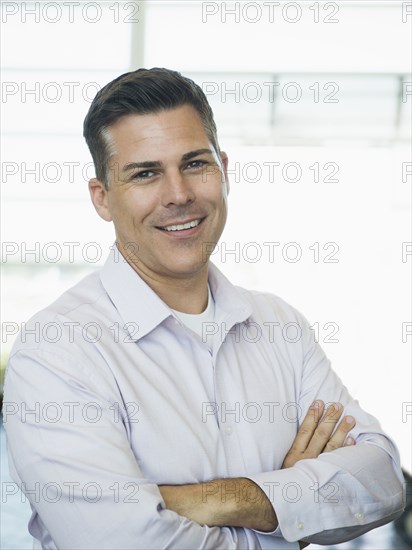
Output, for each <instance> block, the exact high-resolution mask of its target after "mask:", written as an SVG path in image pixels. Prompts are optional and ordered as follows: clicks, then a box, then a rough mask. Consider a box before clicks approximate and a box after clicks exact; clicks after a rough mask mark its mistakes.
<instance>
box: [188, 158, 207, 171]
mask: <svg viewBox="0 0 412 550" xmlns="http://www.w3.org/2000/svg"><path fill="white" fill-rule="evenodd" d="M206 164H207V162H206V161H205V160H192V161H191V162H189V164H188V165H187V166H186V168H189V170H190V169H192V170H193V169H194V170H197V169H199V170H200V169H201V168H203V167H204V166H206Z"/></svg>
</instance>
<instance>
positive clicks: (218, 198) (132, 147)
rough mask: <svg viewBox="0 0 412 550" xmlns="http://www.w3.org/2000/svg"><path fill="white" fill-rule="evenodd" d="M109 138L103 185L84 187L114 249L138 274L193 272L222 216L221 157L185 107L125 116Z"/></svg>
mask: <svg viewBox="0 0 412 550" xmlns="http://www.w3.org/2000/svg"><path fill="white" fill-rule="evenodd" d="M110 136H111V142H112V147H113V150H114V152H115V154H114V155H113V156H112V157H111V159H110V162H109V167H110V182H109V190H108V191H106V190H104V188H103V186H102V184H100V183H99V182H97V181H96V180H94V182H93V181H92V182H91V184H90V190H91V195H92V200H93V203H94V205H95V207H96V209H97V211H98V213H99V214H100V216H101V217H102V218H104V219H105V220H107V221H111V220H112V221H113V223H114V226H115V231H116V239H117V242H118V246H119V248H120V250H121V251H122V252H123V254H124V256H125V257H126V259H127V260H128V261H129V263H132V264H133V266H134V268H135V269H136V271H137V272H139V273H140V274H141V275H142V276H143V277H144V278H145V279H146V280H147V279H155V280H159V278H162V277H167V278H170V277H172V278H176V277H178V278H179V277H192V276H196V275H197V274H199V273H200V272H202V271H203V270H204V269H205V268H206V267H207V260H208V256H209V254H210V252H211V250H212V248H213V245H212V244H211V243H217V241H218V240H219V238H220V235H221V233H222V231H223V228H224V225H225V222H226V216H227V174H226V168H227V156H226V155H225V154H224V153H222V157H221V158H219V157H218V156H217V154H216V152H215V150H214V149H213V147H212V145H211V143H210V140H209V138H208V136H207V134H206V132H205V130H204V128H203V125H202V122H201V120H200V117H199V115H198V114H197V112H196V110H195V109H194V108H193V107H191V106H189V105H184V106H183V107H179V108H176V109H172V110H169V111H163V112H160V113H156V114H148V115H129V116H126V117H124V118H123V119H120V120H119V121H117V122H116V123H115V124H114V125H113V126H112V127H111V128H110ZM182 226H183V227H182Z"/></svg>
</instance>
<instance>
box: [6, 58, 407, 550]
mask: <svg viewBox="0 0 412 550" xmlns="http://www.w3.org/2000/svg"><path fill="white" fill-rule="evenodd" d="M84 134H85V138H86V140H87V143H88V145H89V147H90V151H91V154H92V156H93V160H94V163H95V167H96V178H94V179H92V180H91V181H90V184H89V188H90V195H91V198H92V201H93V204H94V206H95V208H96V210H97V212H98V214H99V215H100V216H101V217H102V218H103V219H104V220H106V221H108V222H113V225H114V229H115V234H116V243H115V246H114V247H113V249H112V251H111V253H110V255H109V257H108V259H107V261H106V263H105V265H104V267H103V269H102V270H101V272H100V273H95V274H92V275H90V276H89V277H87V278H86V279H84V280H83V281H81V282H80V283H79V284H78V285H76V286H75V287H73V288H72V289H70V290H69V291H68V292H66V293H64V294H63V295H62V296H61V297H60V298H59V299H58V300H57V301H56V302H54V303H53V304H51V305H50V306H49V307H47V308H46V309H45V310H43V311H41V312H40V313H38V314H37V315H36V316H34V317H33V318H32V319H31V320H30V321H29V322H28V323H27V326H26V331H25V338H23V337H21V338H20V340H19V341H18V342H17V343H16V345H15V347H14V349H13V351H12V354H11V358H10V362H9V365H8V368H7V375H6V384H5V401H4V403H5V404H4V421H5V427H6V430H7V437H8V445H9V454H10V464H11V469H12V475H13V477H14V479H15V480H16V482H17V483H18V484H19V485H20V487H21V488H22V490H23V491H24V492H25V493H26V494H27V496H28V498H29V499H30V504H31V507H32V510H33V515H32V518H31V521H30V524H29V529H30V532H31V533H32V535H33V537H34V539H35V548H47V549H56V548H68V549H69V548H70V549H74V548H90V549H92V548H93V549H99V548H110V549H111V548H113V549H115V548H116V549H117V548H122V549H126V548H130V549H132V548H156V549H157V548H176V549H181V548H188V549H189V548H190V549H196V548H201V549H213V548H222V549H229V548H254V549H255V548H256V549H258V548H285V549H286V548H289V549H297V548H302V547H304V546H306V545H307V543H310V542H319V543H324V544H328V543H336V542H341V541H344V540H348V539H351V538H354V537H356V536H358V535H360V534H362V533H364V532H365V531H367V530H369V529H372V528H374V527H376V526H378V525H382V524H383V523H386V522H388V521H390V520H392V519H394V518H395V517H397V516H398V515H399V514H400V513H401V511H402V508H403V491H402V474H401V471H400V466H399V457H398V453H397V450H396V448H395V446H394V444H393V443H392V442H391V440H390V439H389V438H388V436H387V435H386V434H384V433H383V432H382V430H381V428H380V425H379V423H378V421H377V420H376V419H375V418H373V417H372V416H370V415H369V414H367V413H366V412H364V411H363V410H362V409H361V408H360V407H359V404H358V403H357V402H356V401H355V400H353V399H352V398H351V396H350V395H349V393H348V391H347V389H346V388H345V387H344V386H343V384H342V382H341V381H340V380H339V378H338V377H337V376H336V375H335V374H334V372H333V371H332V370H331V368H330V365H329V362H328V360H327V358H326V357H325V355H324V354H323V352H322V350H321V349H320V347H319V345H318V344H317V343H316V341H315V339H314V336H313V334H312V331H311V330H310V328H309V325H308V323H307V321H306V320H305V318H304V317H303V316H302V315H301V314H300V313H299V312H298V311H296V310H295V309H293V308H292V307H291V306H289V305H288V304H286V303H285V302H284V301H283V300H281V299H280V298H278V297H276V296H274V295H271V294H267V293H258V292H251V291H247V290H245V289H242V288H238V287H235V286H233V285H232V284H231V283H230V282H229V281H228V280H227V279H226V278H225V277H224V275H223V274H222V273H220V271H219V270H218V269H217V268H216V267H215V266H213V264H212V263H211V262H210V260H209V256H210V254H211V252H212V250H213V247H214V246H215V245H216V243H217V242H218V240H219V238H220V236H221V234H222V231H223V228H224V225H225V222H226V216H227V196H228V191H229V184H228V177H227V167H228V157H227V155H226V154H225V153H224V152H221V151H220V148H219V145H218V140H217V135H216V126H215V123H214V120H213V114H212V111H211V109H210V106H209V105H208V103H207V100H206V98H205V96H204V94H203V92H202V90H201V88H200V87H199V86H197V85H196V84H194V83H193V82H192V81H191V80H189V79H187V78H185V77H183V76H181V75H180V74H179V73H177V72H174V71H169V70H166V69H151V70H146V69H140V70H138V71H135V72H132V73H127V74H125V75H122V76H120V77H119V78H117V79H116V80H114V81H113V82H111V83H109V84H108V85H107V86H105V87H104V88H103V89H102V90H101V91H100V92H99V93H98V94H97V96H96V98H95V100H94V101H93V103H92V105H91V107H90V110H89V113H88V115H87V117H86V119H85V125H84ZM250 207H251V208H252V207H253V205H250ZM288 323H293V324H294V326H298V327H299V329H300V331H301V332H300V334H301V337H300V338H298V339H293V341H292V340H291V339H286V338H285V337H284V336H283V334H284V332H283V331H282V330H281V329H282V327H284V326H285V325H287V324H288ZM50 325H53V326H54V327H57V328H58V334H59V337H58V338H50V337H46V336H47V334H48V333H47V331H43V330H40V332H39V331H37V332H36V331H34V332H33V338H30V336H27V335H28V334H29V329H30V328H31V327H36V326H37V327H45V326H47V327H49V326H50ZM253 327H255V328H256V327H259V329H260V334H261V335H262V336H261V338H259V339H257V340H256V339H254V338H252V337H250V335H249V332H248V331H249V329H250V328H253ZM279 328H280V330H279ZM39 333H40V334H43V337H42V338H41V339H38V338H36V336H35V335H36V334H39ZM44 334H46V336H44ZM327 403H329V406H327V405H326V404H327Z"/></svg>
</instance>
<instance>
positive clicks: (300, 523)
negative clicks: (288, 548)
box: [296, 521, 304, 529]
mask: <svg viewBox="0 0 412 550" xmlns="http://www.w3.org/2000/svg"><path fill="white" fill-rule="evenodd" d="M296 527H297V528H298V529H303V527H304V526H303V523H302V522H301V521H298V523H297V524H296Z"/></svg>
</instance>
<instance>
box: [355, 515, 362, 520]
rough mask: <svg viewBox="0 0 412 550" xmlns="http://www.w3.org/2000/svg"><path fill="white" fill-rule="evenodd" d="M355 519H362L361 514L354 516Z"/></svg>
mask: <svg viewBox="0 0 412 550" xmlns="http://www.w3.org/2000/svg"><path fill="white" fill-rule="evenodd" d="M355 518H356V519H363V514H355Z"/></svg>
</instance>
